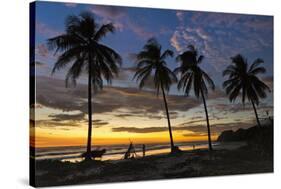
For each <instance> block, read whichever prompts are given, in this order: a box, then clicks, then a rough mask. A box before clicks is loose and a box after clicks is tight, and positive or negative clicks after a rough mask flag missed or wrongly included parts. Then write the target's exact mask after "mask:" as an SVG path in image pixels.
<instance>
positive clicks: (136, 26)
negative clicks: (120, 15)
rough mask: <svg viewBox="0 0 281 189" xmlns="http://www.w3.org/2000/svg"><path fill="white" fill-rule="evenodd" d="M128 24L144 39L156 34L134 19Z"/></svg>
mask: <svg viewBox="0 0 281 189" xmlns="http://www.w3.org/2000/svg"><path fill="white" fill-rule="evenodd" d="M127 24H128V27H129V29H130V30H132V31H133V32H134V33H135V34H136V35H138V36H139V37H141V38H143V39H149V38H152V37H154V36H155V33H154V32H151V31H148V30H147V28H145V27H144V26H143V25H140V24H137V23H136V22H135V21H134V20H129V21H128V23H127Z"/></svg>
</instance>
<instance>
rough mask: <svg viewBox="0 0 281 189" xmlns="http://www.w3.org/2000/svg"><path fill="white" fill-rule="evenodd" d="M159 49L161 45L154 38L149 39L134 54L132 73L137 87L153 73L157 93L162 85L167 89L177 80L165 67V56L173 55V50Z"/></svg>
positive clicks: (143, 83) (142, 84)
mask: <svg viewBox="0 0 281 189" xmlns="http://www.w3.org/2000/svg"><path fill="white" fill-rule="evenodd" d="M161 50H162V49H161V45H160V44H159V43H158V42H157V40H156V39H154V38H152V39H149V40H148V41H147V43H146V44H145V46H144V47H143V50H142V51H141V52H140V53H138V54H137V55H136V58H137V72H136V73H135V75H134V78H136V80H137V81H139V87H140V88H142V87H143V86H144V85H145V83H146V82H147V80H148V79H149V76H150V75H152V74H154V78H153V81H154V85H155V88H156V90H157V94H159V90H160V89H161V88H162V87H163V89H164V90H166V91H169V89H170V86H171V84H172V83H173V82H176V81H177V78H176V76H175V74H174V73H173V72H172V71H171V70H170V69H169V68H168V67H167V62H166V58H168V57H173V54H174V53H173V51H171V50H169V49H168V50H165V51H164V52H163V53H161Z"/></svg>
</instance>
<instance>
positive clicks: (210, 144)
mask: <svg viewBox="0 0 281 189" xmlns="http://www.w3.org/2000/svg"><path fill="white" fill-rule="evenodd" d="M201 95H202V99H203V103H204V109H205V114H206V121H207V129H208V143H209V150H210V151H212V150H213V147H212V141H211V130H210V123H209V115H208V110H207V105H206V100H205V96H204V93H203V90H202V88H201Z"/></svg>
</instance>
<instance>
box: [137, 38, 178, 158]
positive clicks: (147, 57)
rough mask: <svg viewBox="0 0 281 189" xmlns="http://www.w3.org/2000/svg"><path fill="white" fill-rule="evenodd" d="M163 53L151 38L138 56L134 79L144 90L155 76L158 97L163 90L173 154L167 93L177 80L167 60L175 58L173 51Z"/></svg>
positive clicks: (172, 146)
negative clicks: (149, 80) (151, 77)
mask: <svg viewBox="0 0 281 189" xmlns="http://www.w3.org/2000/svg"><path fill="white" fill-rule="evenodd" d="M161 51H162V47H161V45H160V44H159V43H158V41H157V40H156V39H154V38H151V39H149V40H148V41H147V43H146V44H145V45H144V47H143V50H142V51H141V52H139V53H138V54H137V55H136V59H137V71H136V73H135V75H134V79H135V78H136V80H137V81H139V87H140V88H143V87H144V85H145V84H146V82H147V81H148V78H149V76H151V75H152V74H154V76H153V81H154V85H155V88H156V90H157V96H158V94H159V91H160V90H161V92H162V96H163V100H164V104H165V110H166V116H167V120H168V128H169V135H170V143H171V152H172V153H173V152H176V148H175V146H174V141H173V134H172V128H171V123H170V116H169V109H168V104H167V99H166V94H165V92H168V91H169V89H170V86H171V84H172V83H173V82H176V81H177V78H176V76H175V75H174V73H173V72H172V71H171V70H170V69H169V68H168V67H167V62H166V59H167V58H168V57H173V54H174V53H173V51H171V50H169V49H168V50H165V51H164V52H163V53H162V52H161Z"/></svg>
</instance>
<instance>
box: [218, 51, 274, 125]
mask: <svg viewBox="0 0 281 189" xmlns="http://www.w3.org/2000/svg"><path fill="white" fill-rule="evenodd" d="M231 60H232V64H231V65H229V66H228V67H227V68H226V69H225V70H224V72H223V76H228V79H227V80H226V81H224V83H223V88H225V91H226V93H227V95H229V100H230V101H231V102H233V101H235V99H236V98H237V97H238V96H239V95H240V94H241V95H242V103H243V105H244V104H245V100H246V98H248V101H249V102H251V103H252V106H253V108H254V112H255V116H256V120H257V124H258V125H259V126H260V125H261V124H260V121H259V117H258V113H257V110H256V105H257V106H258V105H259V99H260V98H265V97H266V91H268V92H270V89H269V87H268V86H267V85H266V84H265V83H264V82H262V81H261V80H260V79H259V78H258V76H257V75H258V74H263V73H265V72H266V69H265V68H264V67H262V66H261V64H262V63H264V61H263V60H262V59H260V58H258V59H256V60H255V61H254V62H253V63H252V65H251V66H250V67H249V66H248V62H247V60H246V58H244V57H243V56H242V55H240V54H238V55H236V56H235V57H233V58H231Z"/></svg>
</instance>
